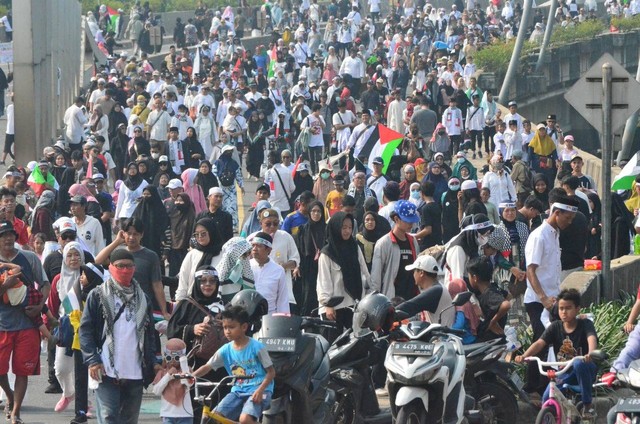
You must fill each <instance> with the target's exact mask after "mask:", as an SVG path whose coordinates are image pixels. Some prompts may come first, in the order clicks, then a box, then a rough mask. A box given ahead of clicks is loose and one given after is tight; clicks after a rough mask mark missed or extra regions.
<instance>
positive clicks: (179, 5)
mask: <svg viewBox="0 0 640 424" xmlns="http://www.w3.org/2000/svg"><path fill="white" fill-rule="evenodd" d="M145 1H147V0H141V1H140V3H141V4H144V2H145ZM148 1H149V7H150V8H151V10H152V11H153V12H173V11H178V10H195V8H196V6H197V5H198V3H200V2H196V1H194V0H148ZM202 3H203V4H204V5H205V6H206V7H209V8H212V9H220V8H224V7H226V6H228V5H230V4H231V2H229V1H228V0H204V1H202ZM247 3H248V4H249V5H250V6H257V5H259V4H261V1H260V0H248V1H247ZM0 4H2V0H0ZM101 4H106V5H108V6H109V7H112V8H114V9H118V8H122V9H124V11H125V12H126V13H129V11H130V10H131V5H132V4H133V2H132V1H130V0H106V1H105V0H82V11H83V13H87V12H88V11H90V10H91V11H95V10H96V9H97V8H98V7H99V6H100V5H101ZM237 6H238V3H237V2H234V4H232V7H234V8H236V7H237Z"/></svg>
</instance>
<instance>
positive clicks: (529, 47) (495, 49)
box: [474, 40, 537, 78]
mask: <svg viewBox="0 0 640 424" xmlns="http://www.w3.org/2000/svg"><path fill="white" fill-rule="evenodd" d="M515 44H516V43H515V40H514V41H511V42H508V43H500V44H491V45H488V46H486V47H483V48H482V49H480V50H478V52H477V53H476V55H475V58H474V59H475V62H476V66H477V67H478V69H482V70H484V71H485V72H493V73H495V74H496V76H497V77H498V78H502V77H503V76H504V75H505V74H506V73H507V68H508V67H509V61H511V56H512V55H513V49H514V48H515ZM536 48H537V46H536V44H535V43H531V42H529V41H526V42H525V43H524V45H523V46H522V52H521V53H520V65H521V66H522V65H523V63H524V60H523V59H524V58H525V57H526V56H527V55H528V54H529V53H531V52H532V51H533V50H534V49H536Z"/></svg>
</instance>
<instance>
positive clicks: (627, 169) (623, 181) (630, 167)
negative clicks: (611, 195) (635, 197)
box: [611, 152, 640, 190]
mask: <svg viewBox="0 0 640 424" xmlns="http://www.w3.org/2000/svg"><path fill="white" fill-rule="evenodd" d="M638 155H640V152H636V154H635V155H633V156H632V157H631V159H629V162H627V164H626V165H625V166H624V168H622V170H621V171H620V173H619V174H618V175H616V177H615V178H614V179H613V184H611V190H631V189H633V185H634V184H635V182H636V176H638V175H640V163H638Z"/></svg>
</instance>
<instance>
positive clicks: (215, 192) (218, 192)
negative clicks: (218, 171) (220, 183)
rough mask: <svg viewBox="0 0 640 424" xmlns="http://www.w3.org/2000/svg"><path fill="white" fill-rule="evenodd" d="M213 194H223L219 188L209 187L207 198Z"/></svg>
mask: <svg viewBox="0 0 640 424" xmlns="http://www.w3.org/2000/svg"><path fill="white" fill-rule="evenodd" d="M214 194H224V193H223V192H222V189H221V188H220V187H211V188H210V189H209V196H213V195H214Z"/></svg>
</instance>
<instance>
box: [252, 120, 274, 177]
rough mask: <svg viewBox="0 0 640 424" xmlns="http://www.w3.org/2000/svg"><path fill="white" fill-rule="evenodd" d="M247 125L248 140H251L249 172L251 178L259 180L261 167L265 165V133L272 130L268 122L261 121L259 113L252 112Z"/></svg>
mask: <svg viewBox="0 0 640 424" xmlns="http://www.w3.org/2000/svg"><path fill="white" fill-rule="evenodd" d="M263 116H264V115H263ZM247 124H248V130H247V138H248V139H249V146H248V151H247V172H248V173H249V176H252V177H255V178H256V179H258V178H260V167H261V166H262V164H263V163H264V153H265V152H264V150H265V132H267V131H269V130H271V128H270V127H269V124H268V122H266V120H264V119H260V113H258V111H253V112H251V117H250V118H249V121H248V123H247Z"/></svg>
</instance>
